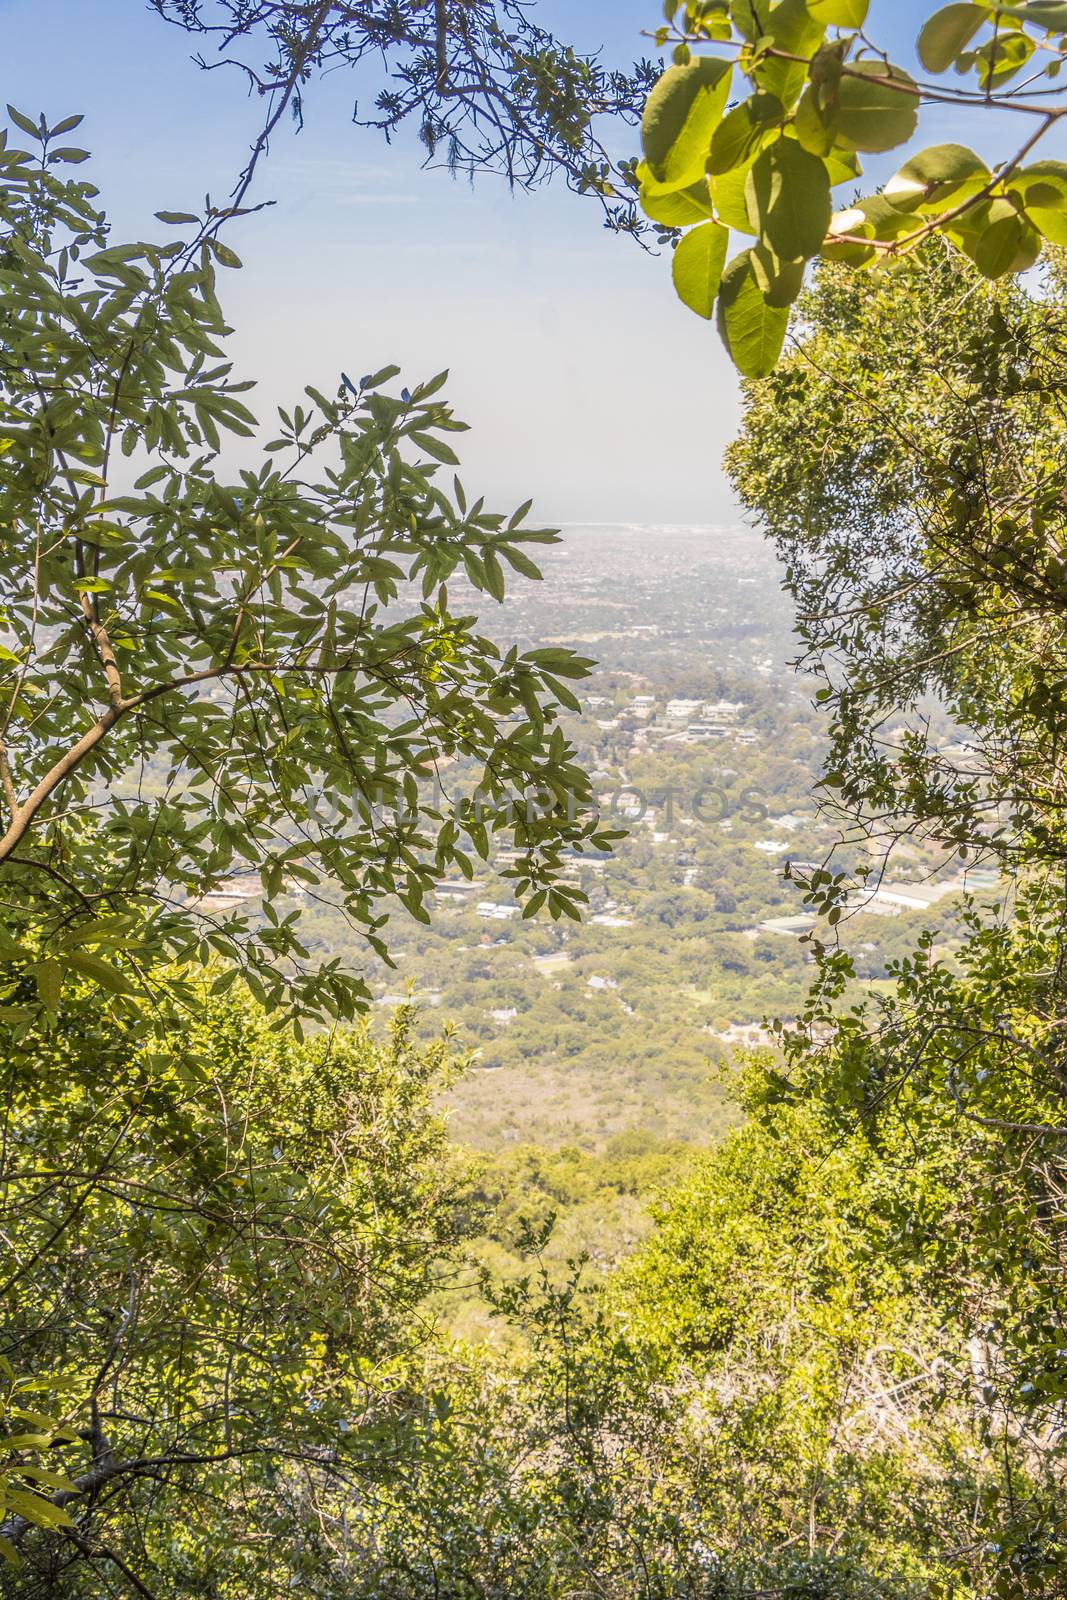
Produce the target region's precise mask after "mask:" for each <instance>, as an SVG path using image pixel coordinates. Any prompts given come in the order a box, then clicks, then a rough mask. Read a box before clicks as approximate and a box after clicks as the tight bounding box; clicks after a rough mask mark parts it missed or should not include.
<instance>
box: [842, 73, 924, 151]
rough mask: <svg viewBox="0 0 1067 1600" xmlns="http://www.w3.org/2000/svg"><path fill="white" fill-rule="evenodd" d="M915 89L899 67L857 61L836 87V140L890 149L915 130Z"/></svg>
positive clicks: (853, 145) (865, 147) (857, 147)
mask: <svg viewBox="0 0 1067 1600" xmlns="http://www.w3.org/2000/svg"><path fill="white" fill-rule="evenodd" d="M918 120H919V91H918V89H917V88H916V86H915V82H914V79H912V78H911V77H909V76H908V74H907V73H906V72H905V71H904V70H903V69H902V68H901V67H893V66H888V67H887V66H886V65H885V64H884V63H883V62H881V61H857V62H854V63H853V65H852V66H850V67H848V68H847V69H846V71H845V72H844V73H843V74H842V77H841V82H840V84H839V85H838V90H837V127H838V135H839V139H840V142H841V143H842V144H844V145H845V146H847V147H848V148H849V149H852V150H892V149H893V148H894V147H895V146H896V145H898V144H904V143H905V142H906V141H907V140H908V139H910V138H911V136H912V134H913V133H914V132H915V125H916V123H917V122H918Z"/></svg>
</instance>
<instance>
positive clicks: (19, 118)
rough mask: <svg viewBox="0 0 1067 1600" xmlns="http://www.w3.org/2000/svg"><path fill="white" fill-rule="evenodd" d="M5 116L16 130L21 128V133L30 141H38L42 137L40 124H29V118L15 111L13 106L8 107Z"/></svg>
mask: <svg viewBox="0 0 1067 1600" xmlns="http://www.w3.org/2000/svg"><path fill="white" fill-rule="evenodd" d="M7 114H8V116H9V117H10V118H11V120H12V122H13V123H14V124H15V126H16V128H21V130H22V132H23V133H28V134H29V136H30V138H31V139H40V138H41V137H42V133H41V127H40V124H39V123H36V122H31V121H30V119H29V117H26V116H23V114H22V112H21V111H16V110H15V107H14V106H12V105H9V106H8V108H7Z"/></svg>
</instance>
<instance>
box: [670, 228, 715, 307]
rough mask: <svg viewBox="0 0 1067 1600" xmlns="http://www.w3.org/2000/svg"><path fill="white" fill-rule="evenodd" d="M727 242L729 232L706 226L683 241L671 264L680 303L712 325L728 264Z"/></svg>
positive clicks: (688, 234) (696, 229) (695, 230)
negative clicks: (726, 261)
mask: <svg viewBox="0 0 1067 1600" xmlns="http://www.w3.org/2000/svg"><path fill="white" fill-rule="evenodd" d="M727 238H728V235H727V231H726V229H725V228H721V227H720V226H719V224H718V223H717V222H705V223H704V224H703V226H701V227H699V228H694V229H693V230H692V232H691V233H687V234H686V235H685V237H684V238H683V239H682V240H681V241H680V243H679V245H678V248H677V250H675V252H674V259H673V261H672V263H671V276H672V278H673V279H674V287H675V289H676V290H677V292H678V298H679V300H681V302H682V303H683V305H687V306H688V307H689V309H690V311H695V312H696V314H697V316H698V317H706V318H707V319H708V320H709V321H710V320H711V314H712V312H713V310H714V309H715V296H716V294H717V293H718V291H719V281H720V279H721V278H722V269H723V263H724V262H725V260H726V243H727Z"/></svg>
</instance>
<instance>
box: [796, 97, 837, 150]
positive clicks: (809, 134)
mask: <svg viewBox="0 0 1067 1600" xmlns="http://www.w3.org/2000/svg"><path fill="white" fill-rule="evenodd" d="M793 132H794V133H795V134H796V136H797V143H798V144H799V145H800V146H801V147H802V149H804V150H810V152H811V154H812V155H813V156H828V155H829V154H830V152H831V150H832V149H833V147H834V140H835V138H836V137H837V130H836V127H835V125H834V124H832V123H827V122H824V121H823V116H822V113H821V111H820V110H819V102H818V99H817V97H816V94H815V91H814V89H813V88H812V87H811V85H810V84H809V85H808V87H807V88H806V89H805V90H804V93H803V94H802V95H801V97H800V102H799V104H798V106H797V111H796V116H795V118H794V119H793Z"/></svg>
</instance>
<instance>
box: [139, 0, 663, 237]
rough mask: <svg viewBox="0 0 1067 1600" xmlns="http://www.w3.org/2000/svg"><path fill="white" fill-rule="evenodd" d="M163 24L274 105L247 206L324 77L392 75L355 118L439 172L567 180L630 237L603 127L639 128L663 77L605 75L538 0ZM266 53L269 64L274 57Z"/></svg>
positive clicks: (368, 7) (234, 0) (330, 1)
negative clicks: (283, 125)
mask: <svg viewBox="0 0 1067 1600" xmlns="http://www.w3.org/2000/svg"><path fill="white" fill-rule="evenodd" d="M151 3H152V5H153V7H154V8H155V10H156V11H158V12H159V14H160V15H161V16H162V17H164V18H166V20H167V21H168V22H171V23H174V24H176V25H177V26H178V27H180V28H182V29H183V30H184V31H185V32H187V33H189V34H191V35H193V36H194V37H195V38H199V39H202V40H203V41H204V44H205V46H211V47H213V48H212V53H211V55H208V56H205V55H201V56H199V57H198V60H199V61H200V64H201V65H202V66H205V67H216V66H220V65H226V66H233V67H237V68H238V69H239V70H240V72H241V73H242V74H243V76H244V77H245V78H246V80H247V82H248V85H249V87H250V89H251V90H252V91H253V93H255V94H256V95H258V96H260V97H262V98H263V100H264V101H265V104H266V116H265V119H264V126H263V130H262V132H261V134H260V136H259V138H258V139H257V140H256V142H255V144H254V145H253V147H252V152H251V157H250V160H249V164H248V166H247V167H246V169H245V171H244V173H243V174H242V176H241V179H240V181H239V184H238V190H237V193H238V194H239V195H240V196H241V197H243V195H244V193H246V192H247V188H248V184H249V183H250V181H251V177H252V174H253V172H254V170H255V167H256V164H257V163H258V161H259V158H260V156H261V155H262V154H263V152H264V150H265V149H266V145H267V141H268V140H269V138H270V135H271V133H272V132H273V130H274V129H275V128H276V127H277V126H278V124H279V123H280V121H281V119H282V117H283V116H284V114H285V113H286V112H287V111H289V112H290V113H291V114H292V115H293V116H294V118H295V119H296V120H297V121H298V122H299V121H300V120H301V119H302V116H303V109H304V100H305V96H306V94H307V86H308V84H309V82H310V80H311V79H312V78H314V77H315V76H316V75H318V74H319V73H321V72H323V71H330V72H332V71H335V70H337V68H339V67H347V68H352V69H360V70H361V71H364V72H365V70H366V66H367V64H368V63H369V62H375V63H377V64H378V65H379V67H380V72H381V80H380V87H378V88H377V90H376V92H374V94H373V103H372V106H371V107H370V108H368V109H362V110H361V107H360V105H359V104H358V103H357V104H356V106H355V109H354V111H353V121H354V122H356V123H357V124H359V125H360V126H364V127H370V128H376V129H378V130H379V131H381V132H382V133H384V134H385V135H386V137H387V138H391V137H392V136H393V135H394V134H395V133H397V132H398V131H399V130H401V129H402V128H403V126H404V125H405V124H407V123H409V122H410V123H412V124H414V126H415V127H416V129H417V133H418V138H419V140H420V142H421V144H422V146H423V148H424V150H425V152H426V159H427V161H428V162H430V163H433V162H440V164H442V165H444V166H446V167H447V168H448V170H449V171H450V172H452V173H453V174H455V173H464V174H466V175H468V176H470V177H472V178H473V177H474V176H475V175H476V174H478V173H487V172H489V173H496V174H500V175H503V176H504V177H506V178H507V180H508V181H509V182H510V183H512V184H516V185H519V186H521V187H523V188H534V187H537V186H538V185H539V184H541V183H543V182H545V181H546V180H548V179H550V178H551V177H552V176H553V175H556V174H562V176H563V177H564V179H565V181H566V182H567V183H568V185H569V186H570V187H571V188H572V189H574V190H576V191H577V192H579V193H590V194H595V195H598V196H600V197H601V199H602V200H603V201H604V204H605V207H606V210H607V216H608V221H609V225H611V226H614V227H618V228H624V229H625V228H631V227H632V226H633V224H634V217H633V205H632V202H630V201H626V200H624V201H622V202H621V203H613V202H614V201H615V197H616V195H617V190H616V187H615V186H614V185H613V183H612V177H613V176H614V171H615V162H614V160H613V158H612V156H611V155H610V153H609V150H608V148H607V147H606V146H605V144H604V143H603V142H602V138H601V135H600V133H599V132H598V127H599V124H600V121H601V120H603V119H606V120H607V121H608V122H609V124H610V123H611V122H612V121H613V120H619V119H621V120H623V121H625V122H628V123H633V122H636V121H637V120H638V119H639V117H640V109H641V103H642V100H643V98H644V95H645V93H646V91H647V89H648V86H649V84H650V83H651V81H652V79H653V78H654V76H655V69H654V68H653V67H652V66H651V65H650V64H649V63H648V62H640V63H638V64H637V65H636V66H635V67H634V68H633V70H632V72H630V73H625V72H621V71H617V70H611V69H607V68H605V67H604V66H603V65H602V63H601V62H600V60H599V59H598V57H597V56H595V55H590V54H588V53H583V52H580V51H577V50H575V49H574V48H573V47H572V46H571V45H569V44H567V43H566V42H565V41H562V40H560V39H557V38H556V37H555V36H554V35H553V33H552V32H551V31H550V30H549V29H547V28H545V27H543V26H542V25H541V23H540V22H539V20H538V18H537V11H536V7H535V6H533V5H531V4H530V3H529V0H498V3H492V0H473V3H472V0H390V3H384V0H367V3H361V4H358V5H352V4H349V3H347V0H346V3H343V4H342V3H340V0H321V3H317V0H316V3H308V0H206V3H205V0H151ZM264 56H265V57H266V59H265V60H264Z"/></svg>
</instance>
